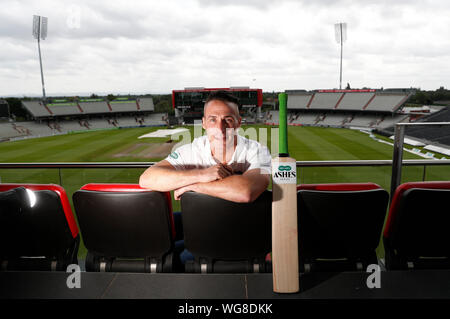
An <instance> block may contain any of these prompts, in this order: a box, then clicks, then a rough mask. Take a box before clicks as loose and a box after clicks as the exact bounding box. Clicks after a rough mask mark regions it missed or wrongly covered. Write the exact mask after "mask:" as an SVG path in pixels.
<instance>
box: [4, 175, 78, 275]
mask: <svg viewBox="0 0 450 319" xmlns="http://www.w3.org/2000/svg"><path fill="white" fill-rule="evenodd" d="M30 191H31V192H30ZM79 242H80V238H79V235H78V227H77V223H76V221H75V217H74V215H73V213H72V209H71V207H70V203H69V200H68V198H67V194H66V192H65V190H64V188H63V187H61V186H59V185H55V184H0V260H1V268H2V270H58V271H59V270H61V271H65V270H66V268H67V266H68V265H69V264H77V263H78V260H77V253H78V247H79Z"/></svg>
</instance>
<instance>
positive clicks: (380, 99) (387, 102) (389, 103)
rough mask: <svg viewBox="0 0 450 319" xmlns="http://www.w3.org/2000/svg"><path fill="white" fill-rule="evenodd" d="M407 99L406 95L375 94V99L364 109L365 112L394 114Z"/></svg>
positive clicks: (407, 95)
mask: <svg viewBox="0 0 450 319" xmlns="http://www.w3.org/2000/svg"><path fill="white" fill-rule="evenodd" d="M408 97H409V94H408V93H376V94H375V98H374V99H373V100H372V101H371V102H370V103H369V104H368V105H367V106H366V107H365V110H367V111H387V112H395V111H397V110H398V109H399V108H400V106H401V105H402V104H403V103H404V102H405V101H406V100H407V99H408Z"/></svg>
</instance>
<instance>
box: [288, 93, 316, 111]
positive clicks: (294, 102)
mask: <svg viewBox="0 0 450 319" xmlns="http://www.w3.org/2000/svg"><path fill="white" fill-rule="evenodd" d="M312 96H313V94H312V93H309V94H308V93H292V94H290V95H289V99H288V101H287V103H288V104H287V107H288V109H306V108H307V107H308V103H309V101H310V100H311V97H312Z"/></svg>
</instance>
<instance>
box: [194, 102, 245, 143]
mask: <svg viewBox="0 0 450 319" xmlns="http://www.w3.org/2000/svg"><path fill="white" fill-rule="evenodd" d="M202 124H203V128H204V129H205V130H206V133H207V135H208V138H209V140H210V142H221V143H226V142H231V141H234V139H233V138H234V136H235V135H236V134H237V128H239V127H240V126H241V118H240V116H239V114H237V110H236V109H235V108H234V107H230V106H228V105H227V104H226V103H225V102H222V101H219V100H212V101H210V102H209V103H208V105H207V107H206V110H205V114H204V116H203V119H202Z"/></svg>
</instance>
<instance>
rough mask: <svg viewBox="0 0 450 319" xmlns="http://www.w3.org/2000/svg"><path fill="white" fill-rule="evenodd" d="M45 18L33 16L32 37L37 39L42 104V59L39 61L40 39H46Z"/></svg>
mask: <svg viewBox="0 0 450 319" xmlns="http://www.w3.org/2000/svg"><path fill="white" fill-rule="evenodd" d="M47 22H48V19H47V17H41V16H36V15H34V16H33V37H34V38H35V39H37V43H38V51H39V64H40V66H41V82H42V95H43V99H44V103H45V101H46V97H45V85H44V72H43V71H42V59H41V39H42V40H45V38H46V37H47Z"/></svg>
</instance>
